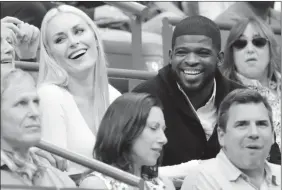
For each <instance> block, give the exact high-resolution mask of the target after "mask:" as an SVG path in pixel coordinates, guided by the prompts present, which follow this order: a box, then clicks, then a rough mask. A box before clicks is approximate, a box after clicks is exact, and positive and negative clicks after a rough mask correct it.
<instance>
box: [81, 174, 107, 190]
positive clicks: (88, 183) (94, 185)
mask: <svg viewBox="0 0 282 190" xmlns="http://www.w3.org/2000/svg"><path fill="white" fill-rule="evenodd" d="M79 187H80V188H85V189H108V187H107V186H106V184H105V183H104V181H103V180H101V179H100V178H99V177H96V176H89V177H86V178H85V179H84V180H83V181H82V182H81V183H80V184H79Z"/></svg>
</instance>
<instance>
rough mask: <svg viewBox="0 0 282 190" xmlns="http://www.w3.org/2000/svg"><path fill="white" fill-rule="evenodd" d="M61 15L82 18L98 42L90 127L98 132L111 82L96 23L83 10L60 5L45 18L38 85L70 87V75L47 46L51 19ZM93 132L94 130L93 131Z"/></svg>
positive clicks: (107, 103)
mask: <svg viewBox="0 0 282 190" xmlns="http://www.w3.org/2000/svg"><path fill="white" fill-rule="evenodd" d="M60 13H71V14H75V15H77V16H79V17H80V18H82V19H83V20H84V21H86V23H87V24H88V25H89V27H90V28H91V29H92V30H93V32H94V36H95V38H96V41H97V49H98V58H97V59H96V64H95V66H94V67H95V69H94V119H95V120H94V122H95V128H93V127H91V126H89V127H90V128H91V130H92V129H94V131H96V132H97V130H98V127H99V124H100V121H101V120H102V117H103V115H104V113H105V111H106V109H107V108H108V106H109V104H110V103H109V87H108V85H109V82H108V76H107V61H106V57H105V52H104V48H103V44H102V40H101V38H100V36H99V35H98V34H99V31H98V27H97V26H96V25H95V24H94V22H93V21H92V20H91V19H90V18H89V17H88V16H87V15H86V14H85V13H84V12H83V11H81V10H79V9H77V8H75V7H72V6H69V5H60V6H58V7H57V8H53V9H51V10H49V11H48V12H47V14H46V15H45V16H44V18H43V21H42V24H41V36H40V38H41V39H40V64H39V75H38V85H40V84H42V83H51V84H55V85H58V86H60V87H63V88H67V87H68V78H69V76H68V73H67V72H66V71H65V70H64V69H63V68H62V67H61V66H60V65H59V63H57V62H56V61H55V59H54V57H53V55H52V54H50V52H48V45H47V36H46V31H47V26H48V23H49V21H50V20H51V19H53V18H54V17H55V16H57V15H58V14H60ZM92 131H93V130H92Z"/></svg>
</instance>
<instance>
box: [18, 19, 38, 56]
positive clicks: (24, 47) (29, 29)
mask: <svg viewBox="0 0 282 190" xmlns="http://www.w3.org/2000/svg"><path fill="white" fill-rule="evenodd" d="M18 28H19V30H20V32H21V35H18V36H17V43H16V44H15V51H16V53H17V56H18V57H19V58H20V59H34V58H36V54H37V50H38V47H39V40H40V31H39V29H38V28H37V27H35V26H33V25H30V24H28V23H21V24H19V25H18Z"/></svg>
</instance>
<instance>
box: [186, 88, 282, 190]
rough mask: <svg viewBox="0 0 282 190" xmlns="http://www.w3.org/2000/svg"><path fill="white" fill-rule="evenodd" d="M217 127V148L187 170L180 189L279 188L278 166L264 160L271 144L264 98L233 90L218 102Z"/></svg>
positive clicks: (270, 126) (251, 189)
mask: <svg viewBox="0 0 282 190" xmlns="http://www.w3.org/2000/svg"><path fill="white" fill-rule="evenodd" d="M218 126H219V127H218V128H217V132H218V138H219V142H220V145H221V147H222V148H221V151H220V152H219V153H218V154H217V156H216V158H213V159H210V160H208V161H204V162H203V163H202V164H200V165H199V166H198V167H195V168H194V169H193V170H190V172H189V173H187V174H188V176H187V177H186V178H185V180H184V183H183V186H182V188H181V189H183V190H186V189H191V190H220V189H233V190H241V189H244V190H255V189H260V190H264V189H268V190H276V189H277V190H278V189H281V174H280V171H281V166H279V165H275V164H270V163H268V162H267V161H266V158H267V157H268V155H269V151H270V149H271V146H272V144H273V143H274V131H273V120H272V110H271V107H270V105H269V104H268V102H267V100H266V99H265V98H264V97H262V96H261V95H260V94H259V93H258V92H256V91H254V90H249V89H237V90H234V91H233V92H231V93H230V94H228V95H227V96H226V98H225V99H224V100H223V102H222V104H221V105H220V108H219V113H218Z"/></svg>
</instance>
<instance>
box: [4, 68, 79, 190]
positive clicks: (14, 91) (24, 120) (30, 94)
mask: <svg viewBox="0 0 282 190" xmlns="http://www.w3.org/2000/svg"><path fill="white" fill-rule="evenodd" d="M36 91H37V90H36V85H35V82H34V80H33V78H32V77H31V76H30V75H29V74H28V73H26V72H24V71H22V70H19V69H12V70H7V69H5V70H2V71H1V167H0V169H1V185H2V184H11V185H26V186H33V185H35V186H45V187H57V188H63V187H75V184H74V182H73V181H72V180H71V179H70V178H69V177H68V176H67V175H66V174H65V173H63V172H61V171H60V170H58V169H56V168H54V167H52V166H51V165H50V163H49V162H48V161H47V160H44V159H43V158H41V157H38V156H36V154H34V153H33V152H32V151H31V147H33V146H35V145H36V144H37V143H38V142H39V140H40V138H41V125H40V118H39V108H38V105H39V98H38V96H37V93H36Z"/></svg>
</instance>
